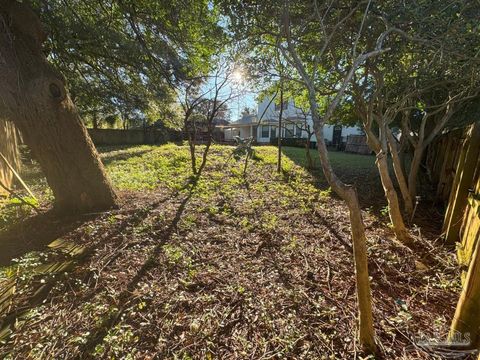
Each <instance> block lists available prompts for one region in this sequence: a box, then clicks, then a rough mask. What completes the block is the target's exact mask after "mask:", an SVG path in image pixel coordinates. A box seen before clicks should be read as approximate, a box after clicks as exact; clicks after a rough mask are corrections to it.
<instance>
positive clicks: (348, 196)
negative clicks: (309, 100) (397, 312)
mask: <svg viewBox="0 0 480 360" xmlns="http://www.w3.org/2000/svg"><path fill="white" fill-rule="evenodd" d="M312 113H313V111H312ZM314 117H315V116H314ZM315 123H316V125H315V134H316V136H317V139H318V141H317V144H318V153H319V156H320V163H321V165H322V169H323V173H324V175H325V177H326V178H327V181H328V183H329V184H330V186H331V187H332V189H333V190H334V191H335V192H336V193H337V194H338V195H339V196H340V197H341V198H342V199H343V200H344V201H345V202H346V203H347V206H348V210H349V214H350V227H351V232H352V243H353V257H354V261H355V276H356V284H357V299H358V312H359V333H360V334H359V337H360V343H361V344H362V346H363V347H364V348H365V349H367V350H368V351H369V352H371V353H374V352H375V349H376V345H375V340H374V330H373V316H372V295H371V291H370V279H369V277H368V258H367V238H366V236H365V225H364V224H363V218H362V213H361V209H360V204H359V202H358V196H357V191H356V189H355V187H353V186H350V185H346V184H344V183H343V182H341V181H340V179H338V178H337V176H336V175H335V173H334V172H333V169H332V167H331V164H330V160H329V159H328V151H327V147H326V145H325V140H324V135H323V125H321V123H320V121H318V120H317V121H315Z"/></svg>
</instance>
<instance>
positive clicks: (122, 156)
mask: <svg viewBox="0 0 480 360" xmlns="http://www.w3.org/2000/svg"><path fill="white" fill-rule="evenodd" d="M125 149H128V148H119V149H108V152H106V151H102V150H103V149H101V151H100V156H101V159H102V163H103V164H104V165H108V164H110V163H113V162H116V161H122V160H130V159H132V158H137V157H142V156H143V155H145V154H146V153H149V152H151V151H152V149H147V150H142V151H138V152H135V153H134V154H131V153H114V154H110V152H112V151H116V150H125Z"/></svg>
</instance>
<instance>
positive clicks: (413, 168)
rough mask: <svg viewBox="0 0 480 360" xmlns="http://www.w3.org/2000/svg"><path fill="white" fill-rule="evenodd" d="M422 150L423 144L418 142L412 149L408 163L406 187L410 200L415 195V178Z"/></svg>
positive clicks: (414, 197)
mask: <svg viewBox="0 0 480 360" xmlns="http://www.w3.org/2000/svg"><path fill="white" fill-rule="evenodd" d="M423 152H424V146H423V145H422V144H418V145H417V146H415V147H414V150H413V159H412V163H411V165H410V172H409V174H408V189H409V191H410V197H411V198H412V201H415V199H416V197H417V178H418V172H419V171H420V165H421V163H422V157H423Z"/></svg>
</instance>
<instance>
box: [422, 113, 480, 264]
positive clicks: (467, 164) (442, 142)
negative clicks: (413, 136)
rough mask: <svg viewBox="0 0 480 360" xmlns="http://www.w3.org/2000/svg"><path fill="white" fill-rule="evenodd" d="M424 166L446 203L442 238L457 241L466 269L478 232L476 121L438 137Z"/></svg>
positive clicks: (479, 144)
mask: <svg viewBox="0 0 480 360" xmlns="http://www.w3.org/2000/svg"><path fill="white" fill-rule="evenodd" d="M427 168H428V170H429V174H430V177H431V179H432V181H433V182H434V183H435V184H437V187H436V195H437V199H438V200H440V201H443V202H444V203H446V205H447V210H446V212H445V220H444V225H443V230H444V232H445V240H446V242H447V243H449V244H455V243H458V244H457V250H458V251H457V254H458V260H459V263H460V264H461V265H462V266H465V268H468V266H469V264H470V260H471V258H472V254H473V252H474V249H475V246H476V244H477V242H478V239H479V235H480V208H479V206H480V205H479V203H480V122H477V123H475V124H473V125H471V126H469V127H467V128H465V129H460V130H455V131H451V132H449V133H447V134H445V135H443V136H441V137H439V138H438V139H437V141H435V142H434V143H433V144H432V145H430V146H429V148H428V151H427Z"/></svg>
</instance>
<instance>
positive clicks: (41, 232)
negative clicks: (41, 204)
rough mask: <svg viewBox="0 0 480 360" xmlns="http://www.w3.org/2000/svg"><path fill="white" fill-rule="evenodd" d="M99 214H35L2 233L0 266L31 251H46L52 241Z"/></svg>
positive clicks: (0, 234) (54, 212)
mask: <svg viewBox="0 0 480 360" xmlns="http://www.w3.org/2000/svg"><path fill="white" fill-rule="evenodd" d="M96 216H98V214H87V215H76V216H59V214H58V212H56V211H54V210H53V209H50V210H47V211H45V212H41V213H39V214H35V215H33V216H31V217H29V218H27V219H26V220H24V221H21V222H19V223H17V224H15V225H13V226H11V227H10V228H8V229H7V230H5V231H4V232H1V233H0V249H1V251H0V266H7V265H9V264H10V263H11V261H12V259H15V258H18V257H21V256H22V255H24V254H26V253H29V252H31V251H40V250H44V249H45V247H46V246H47V245H48V244H50V243H51V242H52V241H54V240H56V239H58V238H60V237H62V236H64V235H66V234H68V233H69V232H71V231H73V230H75V229H77V228H78V227H80V226H81V225H82V224H83V223H85V222H86V221H89V220H92V219H94V218H95V217H96Z"/></svg>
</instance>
